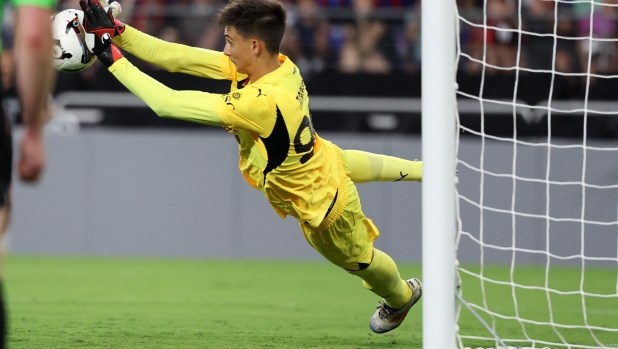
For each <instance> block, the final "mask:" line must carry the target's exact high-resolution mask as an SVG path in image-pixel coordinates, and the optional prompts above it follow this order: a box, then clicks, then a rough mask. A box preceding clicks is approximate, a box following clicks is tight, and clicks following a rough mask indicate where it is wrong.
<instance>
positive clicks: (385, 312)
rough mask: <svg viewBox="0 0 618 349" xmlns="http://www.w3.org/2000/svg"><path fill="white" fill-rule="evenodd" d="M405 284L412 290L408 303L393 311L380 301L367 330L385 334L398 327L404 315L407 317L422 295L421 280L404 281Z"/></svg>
mask: <svg viewBox="0 0 618 349" xmlns="http://www.w3.org/2000/svg"><path fill="white" fill-rule="evenodd" d="M406 282H407V283H408V286H410V289H411V290H412V298H410V301H409V302H408V303H406V305H404V306H403V307H401V308H399V309H393V308H391V307H389V306H388V305H386V303H384V301H381V302H380V304H378V306H377V308H378V310H376V312H375V314H373V316H372V317H371V321H370V322H369V328H371V330H372V331H373V332H375V333H386V332H388V331H392V330H394V329H396V328H397V327H399V325H401V323H402V322H403V320H404V319H405V318H406V315H408V311H410V308H412V306H413V305H414V304H416V302H418V300H419V299H421V295H423V285H422V284H421V280H419V279H416V278H412V279H409V280H406Z"/></svg>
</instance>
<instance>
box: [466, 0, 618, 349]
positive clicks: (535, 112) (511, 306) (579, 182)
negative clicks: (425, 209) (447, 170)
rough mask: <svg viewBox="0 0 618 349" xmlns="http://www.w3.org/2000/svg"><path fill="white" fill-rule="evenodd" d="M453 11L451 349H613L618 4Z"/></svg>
mask: <svg viewBox="0 0 618 349" xmlns="http://www.w3.org/2000/svg"><path fill="white" fill-rule="evenodd" d="M457 4H458V11H457V12H458V13H457V16H458V20H457V33H458V40H457V41H458V45H457V52H458V59H457V70H458V72H457V81H458V85H459V88H458V92H457V97H458V114H459V115H458V143H457V144H458V153H457V168H458V174H457V176H458V180H459V181H458V185H457V198H458V199H457V214H458V229H457V231H458V233H457V256H458V262H459V266H458V281H459V288H458V293H459V296H460V297H461V298H460V299H461V301H460V302H458V309H457V323H458V328H459V332H458V342H459V343H458V344H459V346H460V347H462V348H465V347H471V348H479V347H482V348H487V347H492V348H495V347H500V348H502V347H504V346H507V347H511V346H512V347H532V348H546V347H549V348H618V252H617V249H618V204H617V202H618V132H617V131H616V130H617V129H618V127H617V126H616V125H617V122H618V102H614V101H618V98H617V97H618V88H616V87H617V86H618V39H616V38H617V28H616V27H617V24H616V18H618V1H615V0H569V1H567V0H555V1H554V0H521V1H516V0H484V1H480V2H479V1H459V0H458V1H457ZM481 5H482V6H481ZM475 314H476V316H475Z"/></svg>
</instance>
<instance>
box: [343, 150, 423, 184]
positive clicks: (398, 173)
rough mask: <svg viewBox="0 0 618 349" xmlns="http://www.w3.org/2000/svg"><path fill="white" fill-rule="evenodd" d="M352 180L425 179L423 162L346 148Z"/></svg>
mask: <svg viewBox="0 0 618 349" xmlns="http://www.w3.org/2000/svg"><path fill="white" fill-rule="evenodd" d="M345 152H346V154H347V156H348V162H349V165H350V172H351V178H352V181H353V182H355V183H367V182H375V181H381V182H395V181H418V182H420V181H421V180H422V179H423V162H422V161H416V160H415V161H410V160H404V159H400V158H396V157H393V156H387V155H381V154H373V153H368V152H365V151H360V150H346V151H345Z"/></svg>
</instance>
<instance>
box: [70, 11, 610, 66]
mask: <svg viewBox="0 0 618 349" xmlns="http://www.w3.org/2000/svg"><path fill="white" fill-rule="evenodd" d="M520 1H522V3H521V6H519V1H518V0H486V2H485V0H457V2H458V7H459V11H460V15H461V16H462V18H464V19H465V21H460V22H459V23H460V33H461V44H462V51H463V52H464V53H466V54H468V55H469V56H470V58H473V59H476V60H482V57H483V53H484V51H485V46H484V44H483V43H484V42H485V41H486V42H487V46H486V61H487V63H488V64H489V65H490V66H496V67H497V68H496V69H488V73H490V74H500V73H504V74H512V73H513V72H514V69H508V70H504V69H500V67H502V68H504V67H513V66H516V65H517V60H519V64H518V65H519V66H520V67H524V68H531V69H548V70H549V69H552V65H554V64H555V70H557V71H560V72H565V73H569V72H586V71H587V70H588V52H589V50H592V60H591V61H592V62H591V63H592V64H591V67H590V70H591V72H592V73H596V72H599V73H613V72H618V63H617V62H618V60H616V59H613V58H614V57H615V56H616V55H617V48H616V43H614V42H608V41H595V40H593V42H592V44H591V45H590V44H589V43H588V41H587V40H569V39H557V40H556V45H555V46H556V59H555V62H553V59H552V57H553V51H554V37H553V35H551V34H553V33H554V32H555V33H556V34H557V36H558V37H561V38H574V37H589V36H590V32H591V31H590V23H591V16H590V10H591V6H590V4H589V3H582V2H578V3H565V2H560V3H558V8H557V10H555V5H556V2H554V1H541V0H520ZM595 1H596V2H597V3H598V5H597V6H595V9H594V15H593V20H592V22H593V23H594V25H593V26H592V37H593V38H595V39H612V38H616V16H617V13H616V7H613V6H612V5H615V4H618V0H595ZM120 2H121V4H122V6H123V13H122V15H121V19H122V20H124V21H125V22H126V23H129V24H131V25H132V26H134V27H135V28H137V29H139V30H142V31H144V32H146V33H149V34H151V35H154V36H157V37H159V38H161V39H164V40H168V41H173V42H179V43H183V44H187V45H191V46H199V47H203V48H209V49H218V50H221V49H222V48H223V44H224V40H223V35H221V30H220V29H219V28H217V26H216V25H215V24H214V23H213V21H212V16H213V14H214V13H216V11H217V9H218V8H219V7H220V6H222V5H223V4H225V3H226V1H225V0H121V1H120ZM283 2H284V3H285V4H286V7H287V8H288V13H289V14H290V15H289V19H288V29H287V31H286V36H285V38H284V41H283V44H282V48H281V50H282V52H283V53H285V54H287V55H288V56H290V57H291V58H292V60H293V61H294V62H296V63H297V64H298V65H299V67H300V68H301V69H302V70H303V72H304V74H305V75H308V74H309V73H310V72H319V71H321V70H323V69H326V68H329V69H336V70H338V71H340V72H343V73H359V72H364V73H374V74H385V73H390V72H392V71H403V72H407V73H415V72H418V71H419V68H420V65H421V43H420V28H421V26H420V12H421V0H283ZM60 6H62V7H64V8H69V7H76V1H74V0H64V1H63V2H62V3H61V5H60ZM519 8H521V13H519V12H520V11H519ZM554 12H557V16H556V13H554ZM520 16H521V18H522V21H521V29H523V30H524V31H527V32H532V33H537V34H550V35H549V36H547V35H546V36H537V35H528V34H524V35H522V36H521V38H520V37H519V35H518V34H517V32H515V31H514V30H517V29H518V27H519V26H520V25H519V18H520ZM556 17H557V18H559V20H558V22H557V23H556V25H554V24H555V23H554V18H556ZM484 18H486V19H485V20H484ZM484 21H485V22H486V24H487V26H489V27H492V28H499V30H493V29H489V30H487V31H486V32H485V30H484V29H483V27H482V25H483V23H484ZM472 24H475V25H477V26H473V25H472ZM479 25H480V26H479ZM485 35H486V36H487V40H484V37H485ZM520 39H521V42H522V45H521V47H522V49H521V51H520V52H519V55H518V41H519V40H520ZM518 57H519V58H518ZM460 69H463V70H464V71H465V72H467V73H470V74H474V73H478V72H480V70H481V69H482V65H481V64H478V63H475V61H474V60H470V59H466V58H464V59H462V60H461V67H460Z"/></svg>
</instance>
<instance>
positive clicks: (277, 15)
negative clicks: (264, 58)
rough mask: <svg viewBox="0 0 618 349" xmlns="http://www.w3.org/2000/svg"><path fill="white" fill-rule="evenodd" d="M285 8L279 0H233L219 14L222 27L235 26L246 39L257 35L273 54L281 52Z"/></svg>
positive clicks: (217, 18)
mask: <svg viewBox="0 0 618 349" xmlns="http://www.w3.org/2000/svg"><path fill="white" fill-rule="evenodd" d="M285 18H286V13H285V8H284V7H283V5H282V4H281V3H280V2H279V1H277V0H231V1H230V3H229V4H227V5H226V6H225V7H224V8H222V9H221V11H219V14H217V17H216V20H217V22H218V23H219V26H221V27H232V28H234V29H235V30H236V31H237V32H238V33H239V34H240V35H241V36H242V37H243V38H244V39H247V38H250V37H256V38H258V39H260V40H262V41H264V43H265V44H266V50H267V51H268V52H270V53H271V54H278V53H279V45H281V39H282V38H283V33H284V32H285Z"/></svg>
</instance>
